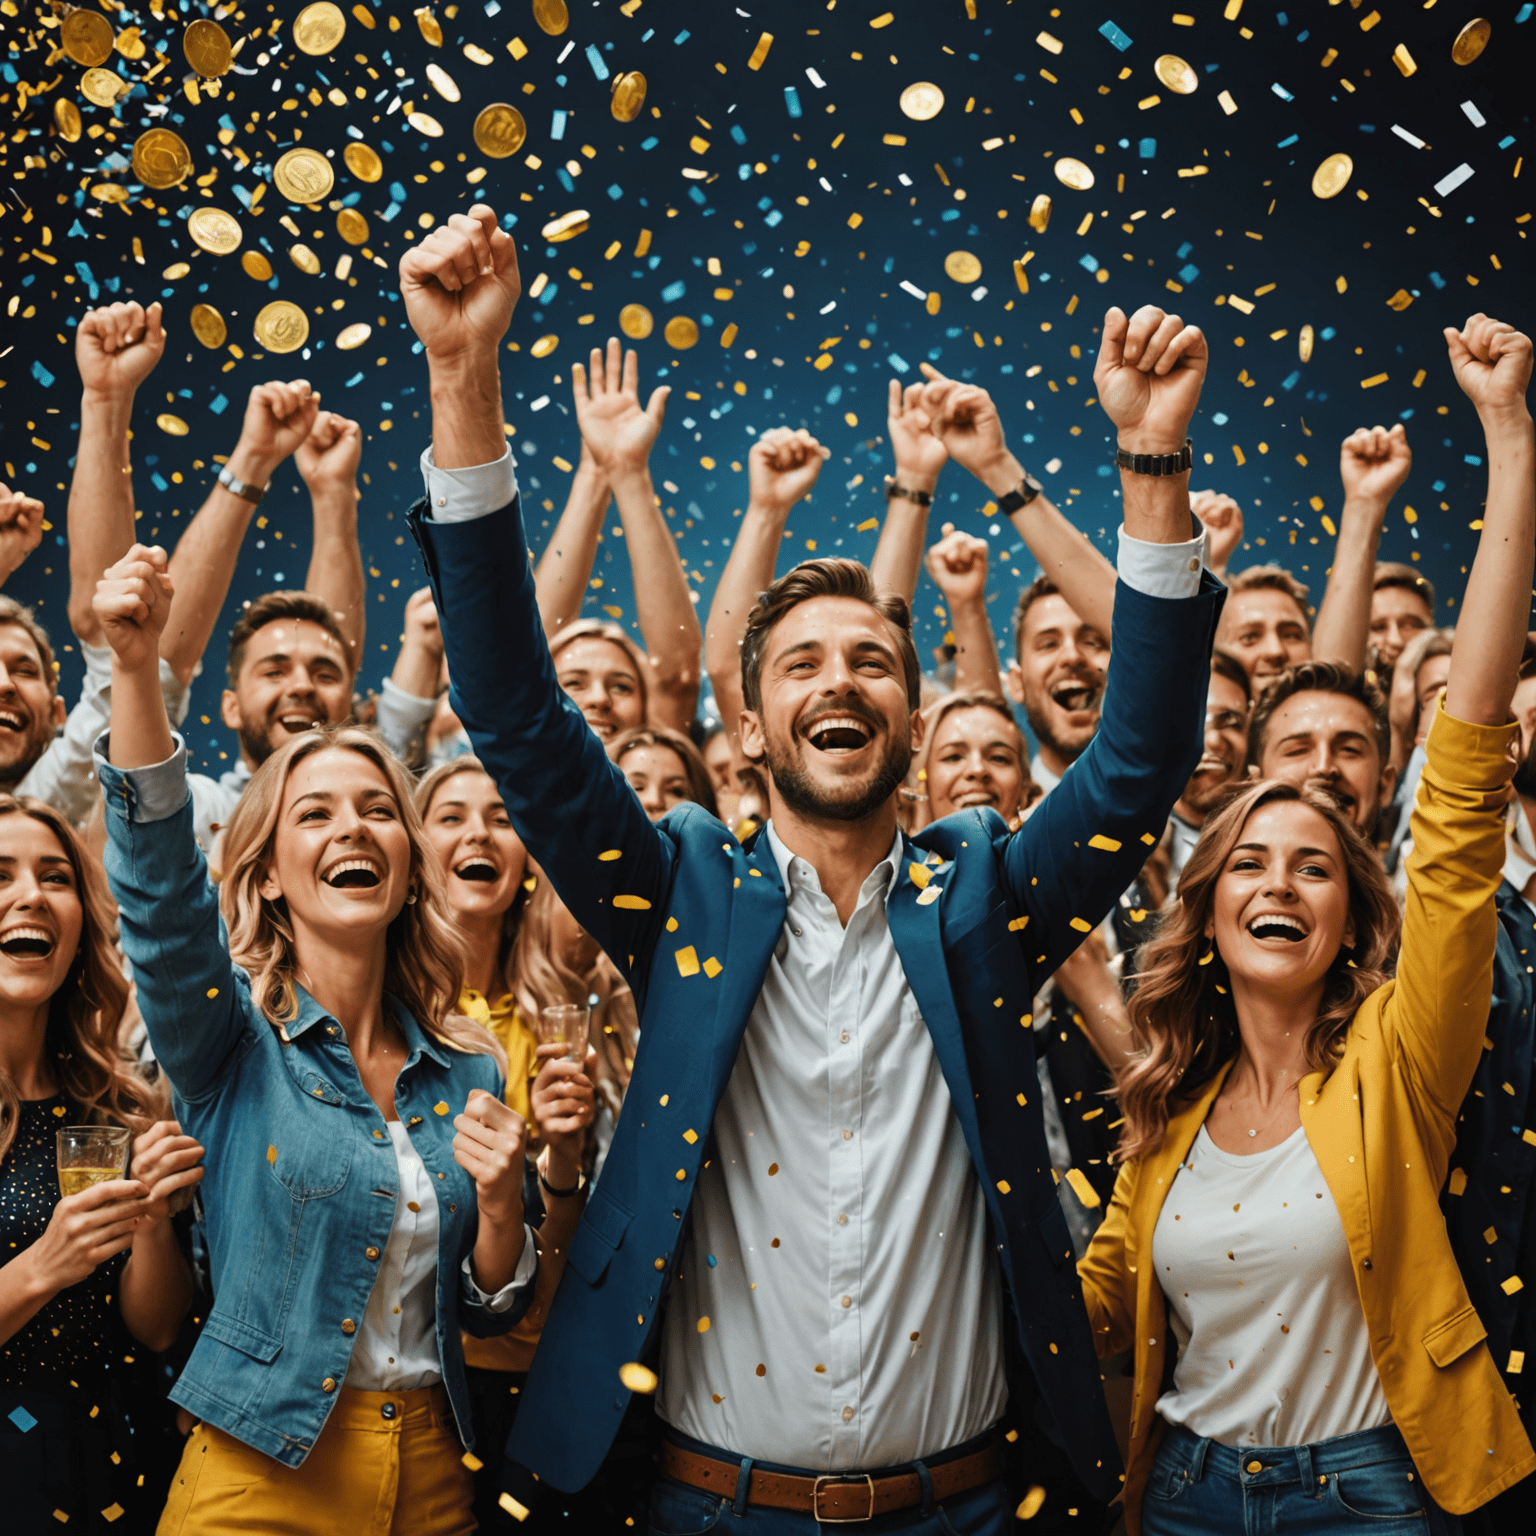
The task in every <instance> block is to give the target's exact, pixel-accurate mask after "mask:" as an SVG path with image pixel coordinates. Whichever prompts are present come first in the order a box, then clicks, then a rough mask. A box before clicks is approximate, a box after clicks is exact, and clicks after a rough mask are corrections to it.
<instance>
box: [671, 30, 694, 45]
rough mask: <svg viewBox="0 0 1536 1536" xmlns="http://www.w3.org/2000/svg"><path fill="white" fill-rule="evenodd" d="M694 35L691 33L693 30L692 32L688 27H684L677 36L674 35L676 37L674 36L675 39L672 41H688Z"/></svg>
mask: <svg viewBox="0 0 1536 1536" xmlns="http://www.w3.org/2000/svg"><path fill="white" fill-rule="evenodd" d="M692 36H693V33H691V32H690V31H689V30H688V29H687V27H684V28H683V30H682V31H681V32H679V33H678V34H677V36H676V37H674V38H673V39H672V41H673V42H674V43H679V44H681V43H686V42H687V41H688V39H689V38H690V37H692Z"/></svg>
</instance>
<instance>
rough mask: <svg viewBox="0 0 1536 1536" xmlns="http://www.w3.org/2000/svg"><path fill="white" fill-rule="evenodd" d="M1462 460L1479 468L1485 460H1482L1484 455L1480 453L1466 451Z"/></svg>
mask: <svg viewBox="0 0 1536 1536" xmlns="http://www.w3.org/2000/svg"><path fill="white" fill-rule="evenodd" d="M1461 462H1462V463H1463V464H1470V465H1472V466H1473V468H1477V467H1478V466H1479V465H1481V464H1482V462H1483V460H1482V456H1481V455H1480V454H1476V453H1464V454H1462V456H1461Z"/></svg>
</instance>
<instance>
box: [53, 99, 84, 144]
mask: <svg viewBox="0 0 1536 1536" xmlns="http://www.w3.org/2000/svg"><path fill="white" fill-rule="evenodd" d="M53 126H54V127H55V128H57V129H58V130H59V137H60V138H61V139H63V140H64V141H65V143H67V144H73V143H74V142H75V141H76V140H77V139H78V138H79V137H80V134H81V133H82V131H83V126H84V125H83V124H82V123H81V121H80V108H79V107H77V106H76V105H75V104H74V102H72V101H71V100H70V99H69V98H68V97H67V96H56V97H54V101H53Z"/></svg>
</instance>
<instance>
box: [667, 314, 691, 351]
mask: <svg viewBox="0 0 1536 1536" xmlns="http://www.w3.org/2000/svg"><path fill="white" fill-rule="evenodd" d="M661 334H662V335H663V336H665V337H666V338H667V345H668V346H669V347H676V348H677V350H678V351H679V352H686V351H687V350H688V348H689V347H691V346H692V345H693V344H694V343H695V342H696V341H697V340H698V339H699V326H698V322H697V321H696V320H690V319H689V318H688V316H687V315H673V316H672V318H671V319H670V320H668V321H667V323H666V325H665V327H664V328H663V329H662V333H661Z"/></svg>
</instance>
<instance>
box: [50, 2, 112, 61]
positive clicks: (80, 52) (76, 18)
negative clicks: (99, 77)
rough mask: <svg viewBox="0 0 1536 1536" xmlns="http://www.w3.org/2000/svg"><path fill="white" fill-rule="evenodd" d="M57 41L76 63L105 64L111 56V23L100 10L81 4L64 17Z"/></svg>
mask: <svg viewBox="0 0 1536 1536" xmlns="http://www.w3.org/2000/svg"><path fill="white" fill-rule="evenodd" d="M59 41H60V42H61V43H63V45H64V52H65V53H67V54H68V55H69V56H70V58H72V59H73V60H74V61H75V63H76V64H85V65H92V64H105V63H106V61H107V60H108V59H110V58H111V57H112V44H113V41H114V39H113V36H112V23H111V22H110V21H108V20H107V18H106V17H105V16H103V15H102V14H101V12H100V11H88V10H86V9H85V8H84V7H83V6H82V7H81V9H79V10H78V11H71V12H70V13H69V14H68V15H67V16H66V17H65V18H64V23H63V25H62V26H61V27H60V28H59Z"/></svg>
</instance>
